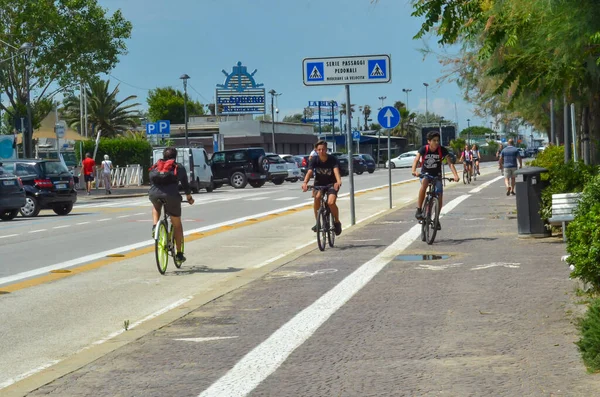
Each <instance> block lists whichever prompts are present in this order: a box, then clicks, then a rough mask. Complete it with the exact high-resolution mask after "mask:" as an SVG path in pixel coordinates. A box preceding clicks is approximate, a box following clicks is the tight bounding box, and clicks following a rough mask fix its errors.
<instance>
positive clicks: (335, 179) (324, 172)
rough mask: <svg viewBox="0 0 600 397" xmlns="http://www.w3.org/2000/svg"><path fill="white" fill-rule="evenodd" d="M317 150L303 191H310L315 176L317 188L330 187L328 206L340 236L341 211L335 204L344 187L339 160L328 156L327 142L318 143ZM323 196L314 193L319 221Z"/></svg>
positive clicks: (307, 173)
mask: <svg viewBox="0 0 600 397" xmlns="http://www.w3.org/2000/svg"><path fill="white" fill-rule="evenodd" d="M315 150H316V151H317V154H318V156H314V157H311V159H310V163H309V165H308V170H307V171H306V176H305V177H304V183H303V184H302V191H304V192H306V191H307V190H308V181H309V180H310V178H311V177H312V176H313V174H314V176H315V182H314V185H315V186H323V187H325V186H327V187H328V189H327V194H328V198H327V204H328V205H329V209H330V210H331V214H332V215H333V219H334V221H333V227H334V230H335V234H336V235H337V236H339V235H340V234H341V233H342V223H341V222H340V218H339V210H338V207H337V204H336V203H335V202H336V200H337V194H338V191H339V190H340V187H341V186H342V176H341V175H340V167H339V164H338V160H337V158H336V157H335V156H331V155H328V154H327V143H326V142H325V141H319V142H317V143H316V144H315ZM322 194H323V192H322V191H321V190H314V191H313V198H314V203H313V208H314V210H315V219H317V212H318V211H319V207H320V206H321V195H322ZM312 230H313V232H316V231H317V226H316V225H315V226H313V228H312Z"/></svg>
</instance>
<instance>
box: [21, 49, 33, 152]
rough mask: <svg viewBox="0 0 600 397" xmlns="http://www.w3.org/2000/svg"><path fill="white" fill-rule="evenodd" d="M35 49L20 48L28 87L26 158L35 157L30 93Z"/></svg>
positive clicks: (24, 143) (24, 135) (25, 135)
mask: <svg viewBox="0 0 600 397" xmlns="http://www.w3.org/2000/svg"><path fill="white" fill-rule="evenodd" d="M33 48H34V47H33V44H31V43H23V45H21V48H19V50H21V51H23V53H24V54H25V84H26V85H27V134H23V152H24V153H23V155H24V157H25V158H27V157H29V158H31V157H33V124H32V122H31V94H30V92H29V91H30V86H29V61H30V59H31V52H32V51H33Z"/></svg>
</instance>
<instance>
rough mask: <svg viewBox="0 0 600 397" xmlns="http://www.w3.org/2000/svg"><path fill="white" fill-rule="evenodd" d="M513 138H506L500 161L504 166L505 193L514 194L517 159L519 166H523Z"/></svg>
mask: <svg viewBox="0 0 600 397" xmlns="http://www.w3.org/2000/svg"><path fill="white" fill-rule="evenodd" d="M514 142H515V141H514V140H513V139H512V138H511V139H509V140H508V146H507V147H505V148H504V149H502V152H500V160H499V161H500V163H501V164H502V167H503V168H504V184H505V185H506V195H507V196H508V195H511V194H512V195H513V196H514V195H515V183H516V179H517V175H516V172H517V161H518V163H519V168H523V159H522V158H521V155H520V154H519V149H517V148H516V147H514V146H513V145H514Z"/></svg>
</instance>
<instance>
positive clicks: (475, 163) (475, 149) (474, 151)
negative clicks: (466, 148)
mask: <svg viewBox="0 0 600 397" xmlns="http://www.w3.org/2000/svg"><path fill="white" fill-rule="evenodd" d="M471 156H472V158H473V166H474V167H475V172H476V173H477V175H481V174H480V173H479V159H480V158H481V155H480V154H479V147H478V146H477V145H475V144H474V145H473V147H472V148H471Z"/></svg>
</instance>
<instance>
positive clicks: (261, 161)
mask: <svg viewBox="0 0 600 397" xmlns="http://www.w3.org/2000/svg"><path fill="white" fill-rule="evenodd" d="M270 167H271V165H270V163H269V159H268V158H266V157H265V156H260V157H259V158H258V171H259V172H260V173H261V174H268V173H269V168H270Z"/></svg>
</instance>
